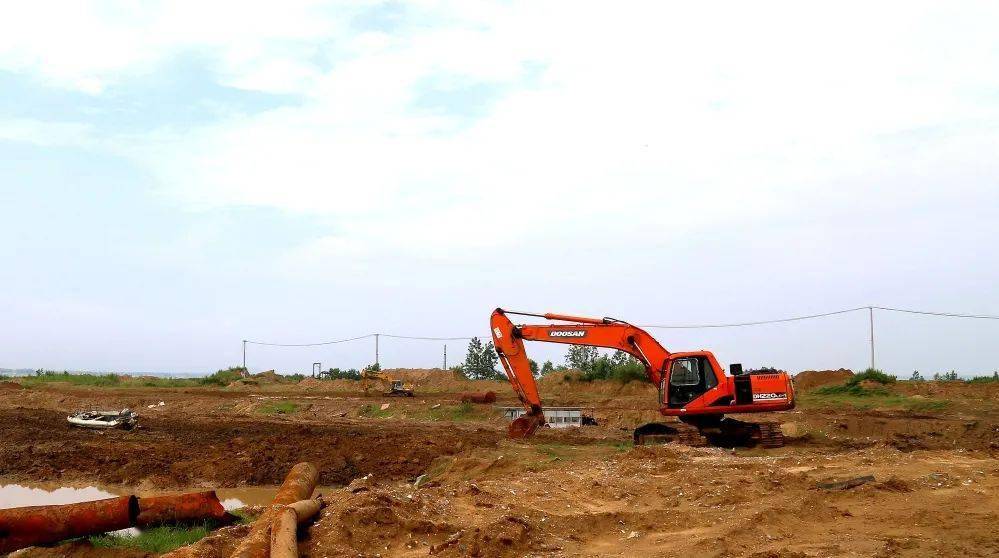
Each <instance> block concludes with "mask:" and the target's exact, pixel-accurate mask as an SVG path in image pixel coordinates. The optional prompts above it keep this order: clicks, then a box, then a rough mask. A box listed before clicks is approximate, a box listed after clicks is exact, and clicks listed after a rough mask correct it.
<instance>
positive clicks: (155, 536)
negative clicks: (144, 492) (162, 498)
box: [90, 524, 211, 553]
mask: <svg viewBox="0 0 999 558" xmlns="http://www.w3.org/2000/svg"><path fill="white" fill-rule="evenodd" d="M210 527H211V526H210V525H208V524H201V525H193V526H180V525H163V526H160V527H153V528H150V529H143V530H142V531H141V532H140V533H139V534H138V535H135V536H128V535H116V534H106V535H95V536H92V537H90V544H92V545H93V546H94V547H96V548H134V549H136V550H142V551H145V552H156V553H162V552H170V551H171V550H174V549H176V548H180V547H182V546H186V545H189V544H192V543H195V542H198V541H200V540H201V539H203V538H205V536H206V535H208V533H209V531H210Z"/></svg>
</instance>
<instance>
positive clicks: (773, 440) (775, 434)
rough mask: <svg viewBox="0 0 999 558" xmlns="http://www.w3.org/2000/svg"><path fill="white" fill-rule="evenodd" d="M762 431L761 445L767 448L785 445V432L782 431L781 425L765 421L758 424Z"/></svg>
mask: <svg viewBox="0 0 999 558" xmlns="http://www.w3.org/2000/svg"><path fill="white" fill-rule="evenodd" d="M756 426H757V427H759V431H760V445H761V446H763V447H765V448H782V447H784V433H783V432H781V429H780V425H779V424H777V423H773V422H764V423H759V424H757V425H756Z"/></svg>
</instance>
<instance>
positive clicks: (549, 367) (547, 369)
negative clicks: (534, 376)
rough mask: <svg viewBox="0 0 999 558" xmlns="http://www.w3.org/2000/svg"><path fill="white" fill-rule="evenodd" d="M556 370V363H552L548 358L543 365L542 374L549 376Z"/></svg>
mask: <svg viewBox="0 0 999 558" xmlns="http://www.w3.org/2000/svg"><path fill="white" fill-rule="evenodd" d="M554 371H555V365H554V364H552V361H550V360H546V361H545V363H544V364H542V365H541V375H542V376H547V375H548V374H551V373H552V372H554Z"/></svg>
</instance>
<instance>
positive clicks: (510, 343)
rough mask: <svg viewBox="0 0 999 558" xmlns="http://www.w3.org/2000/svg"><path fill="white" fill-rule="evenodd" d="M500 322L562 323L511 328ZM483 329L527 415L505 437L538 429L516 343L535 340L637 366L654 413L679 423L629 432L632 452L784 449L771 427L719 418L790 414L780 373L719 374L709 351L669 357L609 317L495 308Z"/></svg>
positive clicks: (533, 395)
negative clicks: (645, 447) (652, 448)
mask: <svg viewBox="0 0 999 558" xmlns="http://www.w3.org/2000/svg"><path fill="white" fill-rule="evenodd" d="M508 315H518V316H533V317H536V318H544V319H546V320H552V321H559V322H567V323H563V324H543V325H514V324H513V322H511V321H510V318H509V317H508ZM489 325H490V329H491V330H492V335H493V344H494V346H495V347H496V354H497V355H498V356H499V360H500V362H501V363H502V364H503V369H504V370H505V371H506V375H507V378H509V379H510V384H512V385H513V389H514V391H516V392H517V396H518V397H519V398H520V401H521V402H522V403H523V404H524V407H525V408H526V409H527V414H525V415H523V416H521V417H520V418H518V419H517V420H515V421H513V423H512V424H511V425H510V437H511V438H526V437H529V436H531V435H533V434H534V433H535V431H537V429H538V428H539V427H541V426H543V425H544V424H545V417H544V413H543V411H542V407H541V397H540V396H539V395H538V385H537V383H536V382H535V380H534V375H533V374H532V373H531V367H530V363H529V361H528V359H527V353H526V352H525V350H524V341H543V342H548V343H563V344H567V345H591V346H595V347H606V348H611V349H618V350H621V351H624V352H626V353H628V354H630V355H631V356H633V357H635V358H636V359H638V361H639V362H641V363H642V364H643V365H644V366H645V373H646V375H647V376H648V378H649V381H650V382H652V384H653V385H654V386H656V387H657V388H658V389H659V412H660V413H662V414H663V415H664V416H668V417H677V418H678V419H679V422H674V423H671V424H665V423H650V424H646V425H644V426H641V427H639V428H637V429H636V430H635V432H634V442H635V444H636V445H640V444H648V443H662V442H669V441H679V442H682V443H687V444H690V445H706V444H715V445H745V446H753V445H762V446H763V447H780V446H783V445H784V436H783V434H782V433H781V430H780V425H779V424H776V423H753V422H743V421H740V420H736V419H733V418H730V417H726V416H725V415H730V414H736V413H762V412H771V411H786V410H788V409H793V408H794V386H793V385H792V384H791V378H790V377H788V375H787V374H786V373H784V372H766V373H760V374H757V373H743V370H742V365H741V364H733V365H732V366H731V367H730V371H731V375H726V374H725V373H724V371H723V370H722V368H721V366H720V365H719V364H718V360H717V359H715V356H714V355H713V354H711V353H710V352H709V351H692V352H684V353H671V352H669V351H667V350H666V349H665V348H663V346H662V345H660V344H659V342H658V341H656V340H655V339H654V338H653V337H652V336H651V335H649V334H648V333H647V332H646V331H645V330H643V329H641V328H639V327H637V326H634V325H631V324H629V323H627V322H624V321H621V320H616V319H614V318H581V317H578V316H566V315H562V314H551V313H547V314H533V313H529V312H513V311H510V310H503V309H502V308H497V309H496V310H495V311H493V313H492V316H491V317H490V320H489Z"/></svg>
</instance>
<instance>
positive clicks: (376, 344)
mask: <svg viewBox="0 0 999 558" xmlns="http://www.w3.org/2000/svg"><path fill="white" fill-rule="evenodd" d="M375 366H377V367H379V368H381V365H379V364H378V334H377V333H376V334H375Z"/></svg>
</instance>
